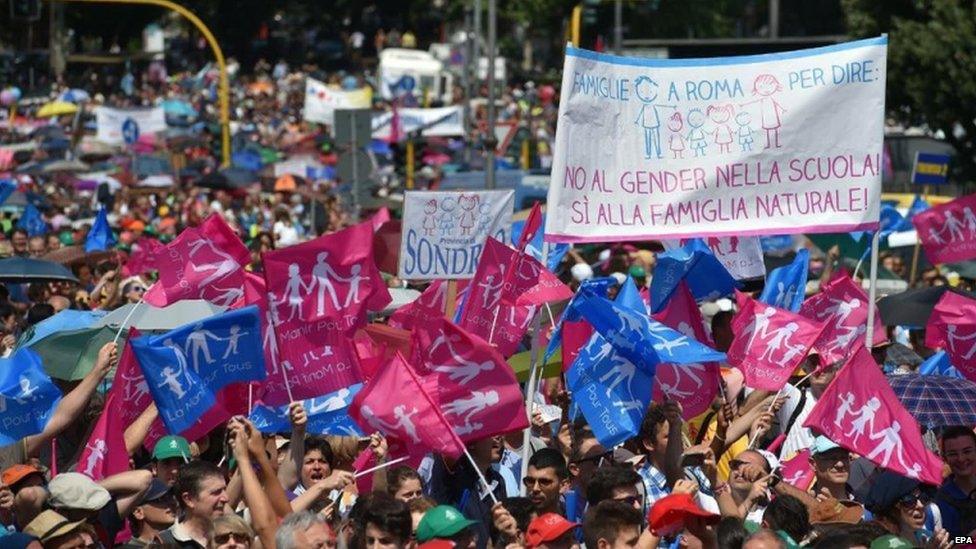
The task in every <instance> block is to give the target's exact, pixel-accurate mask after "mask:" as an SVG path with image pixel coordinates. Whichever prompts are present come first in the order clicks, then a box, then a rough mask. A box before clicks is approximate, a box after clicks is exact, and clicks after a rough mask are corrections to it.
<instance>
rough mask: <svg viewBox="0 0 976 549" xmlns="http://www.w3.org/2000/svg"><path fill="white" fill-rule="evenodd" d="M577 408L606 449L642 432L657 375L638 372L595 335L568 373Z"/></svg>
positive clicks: (640, 370)
mask: <svg viewBox="0 0 976 549" xmlns="http://www.w3.org/2000/svg"><path fill="white" fill-rule="evenodd" d="M566 384H567V385H568V387H569V390H570V392H571V394H572V395H573V403H574V404H575V406H574V408H576V409H578V410H579V411H580V412H582V413H583V416H584V417H585V418H586V421H587V423H589V425H590V427H591V428H592V429H593V435H594V436H595V437H596V439H597V440H599V441H600V444H602V445H603V446H604V447H605V448H613V447H614V446H616V445H618V444H620V443H622V442H624V441H625V440H627V439H629V438H631V437H633V436H635V435H637V433H638V432H640V426H641V421H642V420H643V419H644V413H645V412H646V411H647V407H648V406H649V405H650V403H651V394H652V390H653V387H654V375H653V373H649V372H647V371H646V370H645V369H644V368H638V367H636V366H635V365H634V363H632V362H631V361H629V360H627V359H626V358H624V357H623V356H622V355H620V354H618V353H615V352H613V346H612V345H610V344H609V343H607V341H606V340H605V339H603V338H602V337H601V336H600V335H599V334H593V337H592V338H590V341H589V343H588V344H587V345H585V346H584V347H583V348H582V349H580V352H579V355H578V356H577V357H576V360H575V361H574V362H573V366H572V367H571V368H570V369H569V371H568V372H567V373H566Z"/></svg>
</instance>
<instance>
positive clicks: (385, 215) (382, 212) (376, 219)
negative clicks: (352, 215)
mask: <svg viewBox="0 0 976 549" xmlns="http://www.w3.org/2000/svg"><path fill="white" fill-rule="evenodd" d="M391 219H393V218H392V217H390V209H389V208H387V207H386V206H383V207H382V208H380V209H379V210H376V213H374V214H373V215H372V216H371V217H370V218H369V223H370V225H372V226H373V230H374V231H378V230H380V227H382V226H383V224H384V223H386V222H387V221H389V220H391Z"/></svg>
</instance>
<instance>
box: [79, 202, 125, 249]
mask: <svg viewBox="0 0 976 549" xmlns="http://www.w3.org/2000/svg"><path fill="white" fill-rule="evenodd" d="M116 242H118V241H117V240H116V239H115V233H113V232H112V227H109V225H108V214H107V213H106V212H105V208H102V209H100V210H98V215H97V216H95V224H94V225H92V228H91V230H90V231H88V237H87V238H85V252H94V251H100V250H108V249H109V248H112V247H114V246H115V244H116Z"/></svg>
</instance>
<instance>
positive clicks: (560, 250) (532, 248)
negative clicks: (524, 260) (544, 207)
mask: <svg viewBox="0 0 976 549" xmlns="http://www.w3.org/2000/svg"><path fill="white" fill-rule="evenodd" d="M545 226H546V216H545V214H543V215H542V227H545ZM524 228H525V221H524V220H523V221H512V245H513V246H515V245H517V244H518V241H519V239H520V238H522V229H524ZM544 236H545V234H544V229H543V228H541V227H540V229H539V230H538V231H536V232H535V236H534V237H532V240H530V241H529V242H528V244H526V246H525V251H526V253H528V254H529V255H531V256H532V257H533V258H535V259H536V260H537V261H542V250H543V246H548V247H549V255H548V256H547V257H546V268H547V269H549V270H550V271H555V270H556V267H558V266H559V263H560V262H562V260H563V257H564V256H565V255H566V252H568V251H569V244H546V243H544V242H543V237H544Z"/></svg>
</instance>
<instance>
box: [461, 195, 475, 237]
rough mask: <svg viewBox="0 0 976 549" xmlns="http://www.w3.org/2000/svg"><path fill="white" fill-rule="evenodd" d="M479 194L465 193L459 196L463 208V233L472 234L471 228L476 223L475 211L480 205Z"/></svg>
mask: <svg viewBox="0 0 976 549" xmlns="http://www.w3.org/2000/svg"><path fill="white" fill-rule="evenodd" d="M478 202H479V200H478V195H464V194H462V195H461V196H460V197H458V205H459V206H461V209H462V210H463V211H462V212H461V222H460V226H461V234H464V235H470V234H471V228H472V227H474V225H475V211H476V209H477V207H478Z"/></svg>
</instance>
